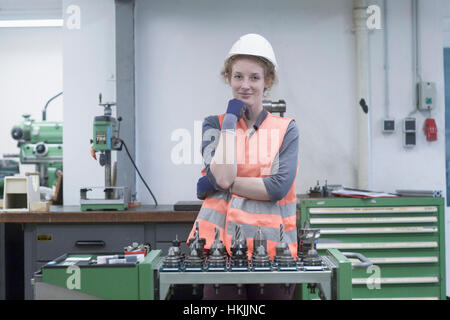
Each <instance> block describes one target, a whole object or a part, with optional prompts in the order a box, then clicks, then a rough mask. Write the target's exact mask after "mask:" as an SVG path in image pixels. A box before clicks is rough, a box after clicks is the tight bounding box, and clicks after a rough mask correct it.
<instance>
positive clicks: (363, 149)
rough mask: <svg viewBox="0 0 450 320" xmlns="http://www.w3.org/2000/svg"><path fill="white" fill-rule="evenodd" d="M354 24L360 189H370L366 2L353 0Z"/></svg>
mask: <svg viewBox="0 0 450 320" xmlns="http://www.w3.org/2000/svg"><path fill="white" fill-rule="evenodd" d="M353 23H354V31H355V42H356V99H357V101H356V104H357V107H358V188H360V189H366V190H367V189H370V176H371V174H370V172H371V164H370V159H371V154H370V153H371V141H370V113H371V112H370V108H371V105H370V104H369V102H370V85H369V67H370V65H369V32H368V28H367V4H366V1H365V0H353ZM361 99H364V100H365V101H366V103H368V104H369V109H368V112H367V113H365V112H364V111H363V109H362V108H361V107H360V106H359V102H360V101H361Z"/></svg>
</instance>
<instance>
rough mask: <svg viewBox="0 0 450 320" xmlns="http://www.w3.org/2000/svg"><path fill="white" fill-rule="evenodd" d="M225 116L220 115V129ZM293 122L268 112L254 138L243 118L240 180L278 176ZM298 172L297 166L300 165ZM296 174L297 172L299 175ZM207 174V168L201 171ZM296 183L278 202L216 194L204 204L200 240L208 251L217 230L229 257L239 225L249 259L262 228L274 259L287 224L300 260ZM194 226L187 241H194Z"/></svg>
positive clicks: (288, 237)
mask: <svg viewBox="0 0 450 320" xmlns="http://www.w3.org/2000/svg"><path fill="white" fill-rule="evenodd" d="M224 117H225V114H222V115H219V122H220V126H221V127H222V121H223V118H224ZM291 121H292V119H289V118H281V117H277V116H274V115H272V114H270V113H267V117H266V119H265V120H264V121H263V122H262V124H261V126H260V127H259V128H258V130H256V131H255V133H254V134H253V136H252V137H250V138H249V136H248V134H247V126H246V124H245V121H244V120H243V119H241V120H239V122H238V123H237V125H236V137H235V138H236V162H237V174H236V176H237V177H261V178H264V177H267V176H270V175H271V174H273V173H276V172H275V171H273V170H274V167H275V170H276V164H275V166H273V164H274V161H275V163H276V156H277V154H278V151H279V150H280V148H281V145H282V143H283V139H284V136H285V134H286V130H287V128H288V126H289V123H290V122H291ZM297 171H298V165H297ZM296 173H297V172H296ZM202 174H203V175H205V174H206V171H205V169H203V170H202ZM295 182H296V178H295V179H294V182H293V184H292V186H291V188H290V190H289V192H288V193H287V194H286V196H285V197H284V198H283V199H281V200H279V201H276V202H272V201H260V200H251V199H248V198H245V197H241V196H239V195H236V194H230V193H229V192H224V191H217V192H216V193H214V194H213V195H212V196H209V197H207V198H206V199H205V200H204V201H203V205H202V207H201V209H200V211H199V213H198V216H197V219H196V221H198V223H199V237H200V238H205V239H206V244H205V247H204V248H205V249H209V248H210V247H211V244H212V243H213V242H214V236H215V228H219V230H220V238H221V240H222V241H223V242H224V244H225V247H226V248H227V251H228V253H229V254H230V253H231V252H230V248H231V240H232V237H233V235H234V233H235V227H236V224H239V225H240V227H241V233H243V234H244V236H245V238H246V240H247V247H248V256H249V258H250V257H251V255H252V253H253V237H254V235H255V233H256V231H257V230H258V227H261V229H262V232H263V235H264V237H265V238H266V239H267V251H268V253H269V256H270V258H271V259H273V258H274V257H275V255H276V252H275V248H276V245H277V243H278V242H279V241H280V224H283V225H284V241H285V242H287V243H288V245H289V249H290V251H291V254H292V256H293V257H294V258H296V257H297V227H296V204H297V196H296V190H295ZM195 228H196V227H195V223H194V226H193V228H192V230H191V233H190V235H189V237H188V239H190V238H192V237H193V235H194V231H195Z"/></svg>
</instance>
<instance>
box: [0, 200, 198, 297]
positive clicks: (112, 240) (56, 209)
mask: <svg viewBox="0 0 450 320" xmlns="http://www.w3.org/2000/svg"><path fill="white" fill-rule="evenodd" d="M197 214H198V212H197V211H174V208H173V205H159V206H157V207H155V206H154V205H148V206H140V207H135V208H132V209H129V210H127V211H88V212H82V211H81V210H80V207H79V206H51V207H50V211H49V212H45V213H34V212H7V213H6V212H1V213H0V255H1V256H0V298H2V299H4V298H5V280H6V278H5V269H6V270H8V269H9V270H12V272H14V270H20V268H22V269H23V273H24V277H23V278H24V279H23V282H22V284H23V286H24V293H23V295H24V298H25V299H32V298H33V291H32V287H31V284H30V279H31V278H32V275H33V273H34V272H35V271H36V270H38V269H39V268H40V267H41V266H42V265H44V264H45V263H47V262H49V261H51V260H52V259H54V258H55V257H58V256H60V255H62V254H64V253H67V252H73V253H81V252H86V251H96V252H108V251H109V252H111V251H117V250H118V249H121V248H123V247H125V246H127V245H130V244H131V243H132V242H138V243H149V244H150V245H151V247H152V248H153V249H162V250H163V252H167V249H168V248H169V247H170V245H171V241H172V240H173V239H174V238H175V237H176V236H178V238H179V239H180V240H181V241H185V240H186V239H187V237H188V235H189V232H190V230H191V228H192V225H193V222H194V221H195V218H196V217H197ZM10 226H14V233H16V234H15V239H13V238H12V237H9V238H5V231H6V229H8V228H9V227H10ZM17 233H21V234H17ZM10 234H11V232H10ZM20 237H22V239H23V244H22V248H23V251H21V250H20V244H19V246H17V240H18V238H20ZM19 240H20V239H19ZM9 242H14V243H11V244H10V243H9ZM9 246H10V247H11V248H14V249H11V250H16V251H21V252H13V254H14V260H15V261H10V260H9V261H7V262H8V265H7V264H6V263H5V260H6V259H4V258H3V257H5V255H6V253H7V252H8V247H9ZM183 246H184V247H185V248H187V247H186V245H185V244H183ZM11 250H10V251H11ZM21 253H22V254H21ZM9 257H11V256H9ZM12 263H14V265H11V264H12ZM20 264H23V265H22V266H21V265H20ZM8 278H9V277H8ZM18 285H21V284H20V283H18Z"/></svg>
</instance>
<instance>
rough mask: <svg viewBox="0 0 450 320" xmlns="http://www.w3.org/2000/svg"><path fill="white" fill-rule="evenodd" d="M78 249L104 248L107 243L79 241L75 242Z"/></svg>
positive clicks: (101, 241)
mask: <svg viewBox="0 0 450 320" xmlns="http://www.w3.org/2000/svg"><path fill="white" fill-rule="evenodd" d="M75 246H77V247H104V246H105V241H103V240H78V241H76V242H75Z"/></svg>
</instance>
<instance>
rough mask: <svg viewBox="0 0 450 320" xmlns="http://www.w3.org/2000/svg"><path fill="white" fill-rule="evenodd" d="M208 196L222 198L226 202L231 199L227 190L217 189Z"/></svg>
mask: <svg viewBox="0 0 450 320" xmlns="http://www.w3.org/2000/svg"><path fill="white" fill-rule="evenodd" d="M208 198H214V199H223V200H225V201H226V202H227V203H228V202H230V200H231V194H230V193H229V192H228V191H217V192H216V193H214V194H212V195H210V196H209V197H208Z"/></svg>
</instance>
